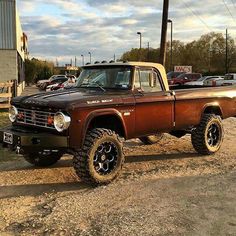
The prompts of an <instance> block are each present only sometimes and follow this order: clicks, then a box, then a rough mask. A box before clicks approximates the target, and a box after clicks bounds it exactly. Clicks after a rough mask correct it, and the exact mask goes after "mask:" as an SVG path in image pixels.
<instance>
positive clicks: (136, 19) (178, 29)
mask: <svg viewBox="0 0 236 236" xmlns="http://www.w3.org/2000/svg"><path fill="white" fill-rule="evenodd" d="M18 3H19V11H20V15H21V19H22V23H23V29H24V30H25V31H26V33H27V34H28V37H29V45H30V52H31V56H38V57H45V58H52V59H53V58H56V57H57V58H59V59H60V61H61V62H62V61H63V60H64V61H67V62H68V59H69V58H72V57H74V56H76V55H77V56H78V57H79V56H80V55H81V54H85V55H87V53H88V51H92V53H93V59H94V60H103V59H106V58H107V60H109V59H110V58H112V56H113V54H114V53H116V54H118V55H121V54H122V53H123V52H124V51H126V50H129V49H131V48H133V47H138V46H139V41H138V40H139V39H138V36H137V34H136V32H137V31H141V32H142V33H143V46H145V45H146V44H147V42H150V43H151V45H152V47H157V46H159V41H160V31H161V30H160V28H161V16H162V15H161V12H162V3H163V1H161V0H159V1H158V0H149V1H143V0H116V1H115V0H99V1H95V0H66V1H65V0H51V1H48V0H47V1H46V0H35V1H29V0H18ZM228 4H229V5H228V6H229V7H230V10H231V11H232V13H233V12H234V11H235V10H236V6H234V5H233V4H232V2H231V1H229V2H228ZM40 6H47V7H44V8H43V9H45V11H39V10H38V9H40ZM169 18H171V19H172V20H173V22H174V39H178V40H181V41H189V40H192V39H196V38H197V37H199V36H200V35H201V34H203V33H208V32H209V28H210V29H211V30H212V31H216V32H224V30H225V28H226V27H228V28H230V29H235V27H236V20H235V21H234V20H233V19H232V17H231V16H230V15H229V13H228V12H227V9H226V8H225V6H224V5H223V3H221V4H219V3H218V2H216V1H215V0H206V1H193V0H183V1H181V2H180V1H177V0H172V1H170V13H169ZM204 23H205V24H204ZM232 36H233V35H232ZM63 58H64V59H63ZM54 61H55V60H54Z"/></svg>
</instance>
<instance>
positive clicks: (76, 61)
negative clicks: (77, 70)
mask: <svg viewBox="0 0 236 236" xmlns="http://www.w3.org/2000/svg"><path fill="white" fill-rule="evenodd" d="M76 66H77V58H76V56H75V67H76Z"/></svg>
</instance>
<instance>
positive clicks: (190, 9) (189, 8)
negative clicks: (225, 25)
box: [182, 0, 212, 31]
mask: <svg viewBox="0 0 236 236" xmlns="http://www.w3.org/2000/svg"><path fill="white" fill-rule="evenodd" d="M182 1H183V3H184V5H185V7H186V8H187V9H188V10H189V11H191V13H192V14H193V15H194V16H195V17H197V18H198V19H199V20H200V21H201V22H202V24H203V25H205V27H206V28H207V29H208V30H209V31H212V29H211V28H210V27H209V26H208V24H207V23H206V22H205V21H204V20H203V19H202V17H200V14H199V13H198V12H197V11H194V10H193V9H192V8H191V7H190V6H189V5H188V4H187V3H186V2H185V1H184V0H182Z"/></svg>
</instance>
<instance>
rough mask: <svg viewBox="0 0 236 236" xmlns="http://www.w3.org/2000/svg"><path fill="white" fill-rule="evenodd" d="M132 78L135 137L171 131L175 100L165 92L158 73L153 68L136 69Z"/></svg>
mask: <svg viewBox="0 0 236 236" xmlns="http://www.w3.org/2000/svg"><path fill="white" fill-rule="evenodd" d="M134 76H135V78H134V96H135V102H136V107H135V111H136V112H135V131H136V135H137V136H145V135H151V134H156V133H157V132H163V131H169V130H171V129H172V128H173V125H174V100H175V98H174V96H172V95H171V93H170V92H168V91H165V89H164V85H163V83H162V78H161V76H160V74H159V72H158V71H156V70H155V69H153V68H136V70H135V73H134Z"/></svg>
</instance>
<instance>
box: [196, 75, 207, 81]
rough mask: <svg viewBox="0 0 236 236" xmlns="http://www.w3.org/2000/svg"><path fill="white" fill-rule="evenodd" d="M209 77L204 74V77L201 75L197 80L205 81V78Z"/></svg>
mask: <svg viewBox="0 0 236 236" xmlns="http://www.w3.org/2000/svg"><path fill="white" fill-rule="evenodd" d="M206 79H207V77H206V76H203V77H201V78H200V79H198V80H197V81H204V80H206Z"/></svg>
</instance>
